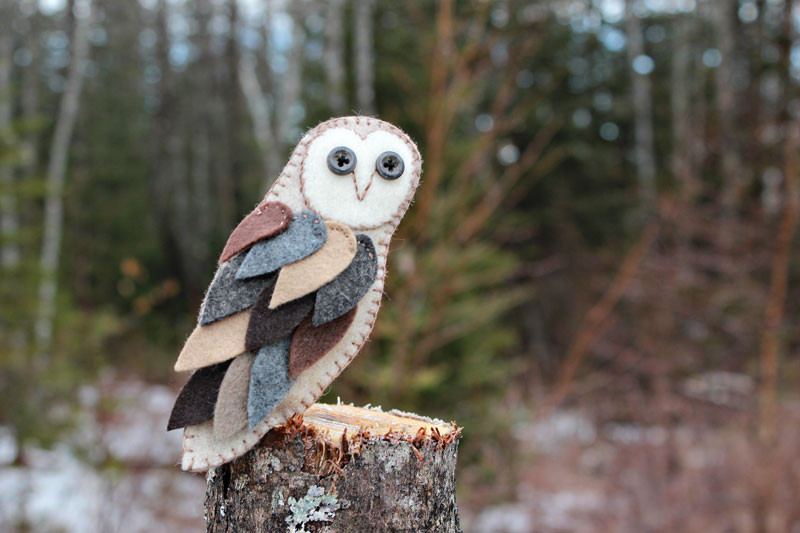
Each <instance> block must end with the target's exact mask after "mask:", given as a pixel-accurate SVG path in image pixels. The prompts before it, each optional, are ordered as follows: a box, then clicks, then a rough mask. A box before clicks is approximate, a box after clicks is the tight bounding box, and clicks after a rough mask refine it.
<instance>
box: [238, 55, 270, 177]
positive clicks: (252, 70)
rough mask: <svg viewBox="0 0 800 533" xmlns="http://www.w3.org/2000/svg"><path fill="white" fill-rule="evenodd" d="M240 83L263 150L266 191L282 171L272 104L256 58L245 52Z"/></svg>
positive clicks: (240, 66) (255, 134)
mask: <svg viewBox="0 0 800 533" xmlns="http://www.w3.org/2000/svg"><path fill="white" fill-rule="evenodd" d="M239 83H240V85H241V86H242V92H244V97H245V101H246V102H247V108H248V110H249V111H250V122H251V123H252V124H253V135H254V136H255V138H256V141H258V147H259V149H260V151H261V161H262V163H263V165H264V172H265V174H266V175H265V176H264V192H266V191H268V190H269V188H270V187H271V186H272V182H273V181H275V180H276V179H277V177H278V173H279V172H280V167H279V165H278V156H279V155H280V154H278V153H276V150H275V136H274V135H273V133H272V132H273V129H272V119H271V117H270V106H269V104H268V103H267V97H266V95H265V94H264V91H263V89H262V88H261V84H260V83H259V81H258V74H257V72H256V59H255V58H254V57H252V56H250V55H246V54H243V55H242V57H241V59H240V61H239Z"/></svg>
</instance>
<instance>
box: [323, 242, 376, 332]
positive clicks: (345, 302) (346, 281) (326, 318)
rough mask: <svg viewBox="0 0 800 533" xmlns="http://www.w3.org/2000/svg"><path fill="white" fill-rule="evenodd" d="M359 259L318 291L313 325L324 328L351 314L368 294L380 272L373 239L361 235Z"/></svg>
mask: <svg viewBox="0 0 800 533" xmlns="http://www.w3.org/2000/svg"><path fill="white" fill-rule="evenodd" d="M356 240H357V241H358V248H357V250H356V256H355V257H354V258H353V261H352V262H351V263H350V265H349V266H348V267H347V268H346V269H344V271H342V273H341V274H339V275H338V276H336V278H334V280H333V281H331V282H330V283H328V284H326V285H323V286H322V287H320V288H319V290H318V291H317V298H316V303H315V304H314V316H313V318H312V320H311V323H312V324H314V326H321V325H322V324H326V323H328V322H330V321H331V320H334V319H337V318H339V317H340V316H342V315H343V314H345V313H346V312H348V311H350V310H351V309H352V308H354V307H355V306H356V305H358V302H359V301H360V300H361V298H363V297H364V295H365V294H367V291H368V290H369V288H370V287H371V286H372V283H373V282H374V281H375V276H376V275H377V273H378V254H377V253H375V246H374V245H373V244H372V240H371V239H370V238H369V237H367V236H366V235H358V236H357V237H356Z"/></svg>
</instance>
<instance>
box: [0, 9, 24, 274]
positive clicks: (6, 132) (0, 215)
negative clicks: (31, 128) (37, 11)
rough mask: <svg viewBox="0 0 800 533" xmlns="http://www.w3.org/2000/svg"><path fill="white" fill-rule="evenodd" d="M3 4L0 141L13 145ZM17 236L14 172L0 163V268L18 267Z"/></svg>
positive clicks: (9, 46)
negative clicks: (5, 140)
mask: <svg viewBox="0 0 800 533" xmlns="http://www.w3.org/2000/svg"><path fill="white" fill-rule="evenodd" d="M5 4H10V2H8V1H7V0H3V4H0V6H2V7H1V8H0V19H2V21H0V138H5V139H7V140H8V141H10V142H8V143H7V144H10V145H13V141H14V135H13V132H12V129H11V115H12V99H13V97H14V95H13V94H12V91H11V68H12V67H11V57H12V54H13V52H14V33H13V32H12V31H11V21H12V20H13V18H12V13H11V6H10V5H5ZM18 233H19V219H18V218H17V197H16V194H15V192H14V168H13V166H12V165H11V163H10V162H9V161H6V162H5V163H3V162H0V266H2V267H3V269H12V268H15V267H16V266H17V265H19V259H20V256H19V246H18V245H17V242H16V239H17V234H18Z"/></svg>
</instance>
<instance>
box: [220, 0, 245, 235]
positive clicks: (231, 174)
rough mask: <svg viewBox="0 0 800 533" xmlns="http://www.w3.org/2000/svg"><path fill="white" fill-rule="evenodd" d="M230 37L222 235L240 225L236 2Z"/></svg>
mask: <svg viewBox="0 0 800 533" xmlns="http://www.w3.org/2000/svg"><path fill="white" fill-rule="evenodd" d="M226 5H227V9H228V23H229V30H228V31H229V34H228V39H227V43H226V49H225V57H224V60H225V61H224V64H223V65H222V69H221V70H222V72H224V73H225V74H224V77H223V82H222V90H223V91H224V94H223V95H222V98H223V102H224V103H225V105H224V112H223V117H222V120H223V121H224V124H225V136H226V138H227V139H226V143H225V145H226V146H225V153H226V165H225V167H224V172H222V173H221V174H220V175H219V176H218V178H219V183H218V185H219V194H220V206H219V207H220V222H221V224H222V226H221V229H222V230H223V231H222V233H223V234H225V233H227V232H228V231H231V230H232V229H233V228H234V227H235V226H236V223H237V222H238V221H239V212H238V205H237V204H238V201H237V196H238V191H237V182H238V180H239V179H240V175H241V173H242V172H241V159H240V157H239V153H238V152H239V147H240V142H239V124H240V120H241V102H240V100H241V98H240V93H239V76H238V71H239V43H238V40H237V34H238V31H239V5H238V3H237V0H228V2H227V4H226Z"/></svg>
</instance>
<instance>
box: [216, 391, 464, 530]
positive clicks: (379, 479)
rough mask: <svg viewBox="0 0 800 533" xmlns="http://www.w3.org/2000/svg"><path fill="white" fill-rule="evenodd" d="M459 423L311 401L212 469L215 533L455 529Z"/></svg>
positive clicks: (456, 521) (456, 525)
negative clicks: (239, 454)
mask: <svg viewBox="0 0 800 533" xmlns="http://www.w3.org/2000/svg"><path fill="white" fill-rule="evenodd" d="M460 433H461V430H460V429H459V428H458V427H457V426H456V425H455V424H447V423H444V422H442V421H440V420H431V419H428V418H423V417H420V416H418V415H414V414H409V413H401V412H397V411H391V412H387V413H384V412H382V411H380V410H376V409H366V408H359V407H352V406H348V405H325V404H314V405H312V406H311V407H310V408H309V409H308V410H307V411H306V412H305V414H304V415H303V416H302V417H297V418H295V419H292V420H290V421H289V422H288V423H287V424H286V425H285V426H282V427H279V428H275V429H273V430H271V431H270V432H269V433H267V435H265V436H264V438H263V439H262V440H261V442H260V443H259V444H258V445H257V446H256V447H255V448H253V449H252V450H250V451H249V452H248V453H247V454H245V455H243V456H242V457H240V458H238V459H236V460H235V461H233V462H231V463H229V464H225V465H222V466H219V467H217V468H214V469H211V470H209V472H208V476H207V483H208V486H207V490H206V524H207V531H209V532H214V533H218V532H222V531H225V532H235V531H238V532H250V531H254V532H255V531H259V532H260V531H276V532H277V531H281V532H283V531H285V532H295V533H300V532H312V531H314V532H331V533H333V532H336V533H345V532H361V531H364V532H382V531H435V532H458V531H460V528H459V521H458V507H457V506H456V500H455V485H456V483H455V472H456V458H457V451H458V438H459V436H460Z"/></svg>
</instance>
